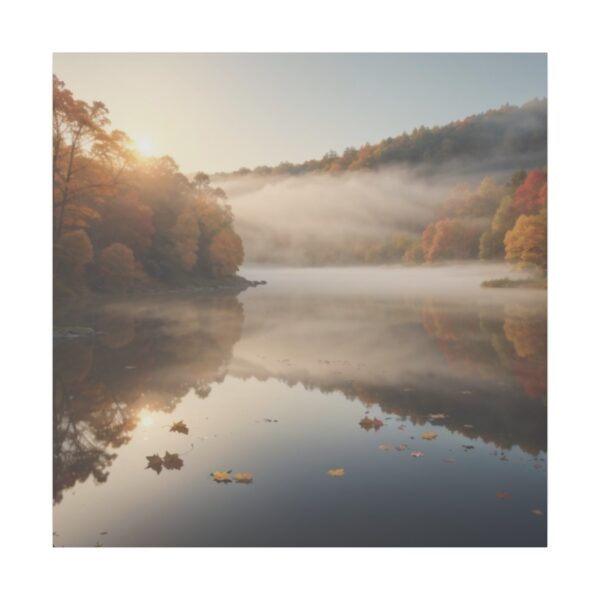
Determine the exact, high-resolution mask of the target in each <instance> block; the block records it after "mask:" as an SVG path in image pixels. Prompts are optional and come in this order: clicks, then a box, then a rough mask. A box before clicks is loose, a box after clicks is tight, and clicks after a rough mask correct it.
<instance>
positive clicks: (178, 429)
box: [169, 421, 190, 435]
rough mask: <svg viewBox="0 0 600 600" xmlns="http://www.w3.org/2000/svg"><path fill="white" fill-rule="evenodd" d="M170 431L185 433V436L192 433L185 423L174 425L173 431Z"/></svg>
mask: <svg viewBox="0 0 600 600" xmlns="http://www.w3.org/2000/svg"><path fill="white" fill-rule="evenodd" d="M169 431H175V432H177V433H184V434H185V435H187V434H188V433H189V432H190V430H189V429H188V426H187V425H186V424H185V423H184V422H183V421H177V423H173V425H171V429H169Z"/></svg>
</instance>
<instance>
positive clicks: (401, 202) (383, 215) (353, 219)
mask: <svg viewBox="0 0 600 600" xmlns="http://www.w3.org/2000/svg"><path fill="white" fill-rule="evenodd" d="M455 183H456V181H452V180H451V178H449V177H447V176H441V177H435V178H430V179H428V180H424V179H423V178H421V177H418V176H417V175H416V174H414V173H411V172H410V171H408V170H405V169H399V168H389V169H385V170H380V171H361V172H350V173H344V174H341V175H336V176H331V175H327V174H314V175H301V176H293V177H289V176H288V177H285V176H281V177H273V176H265V177H260V176H256V175H250V176H242V177H237V178H229V179H227V180H226V181H224V182H219V184H220V185H221V187H222V188H223V189H224V190H225V192H226V194H227V196H228V198H229V202H230V204H231V207H232V209H233V213H234V215H235V225H236V230H237V231H238V233H239V234H240V236H241V237H242V240H243V242H244V248H245V253H246V261H247V262H250V263H256V262H273V263H284V264H306V263H307V260H306V258H307V250H309V249H310V247H311V246H312V248H313V249H314V247H315V245H316V246H327V247H331V246H338V245H340V246H341V245H346V246H347V245H349V244H353V243H360V242H361V241H372V242H378V241H381V240H382V239H385V238H386V237H390V236H393V235H400V234H406V235H409V236H414V237H418V236H419V235H420V233H421V231H422V229H423V227H424V226H425V225H426V224H427V223H428V222H430V221H431V220H432V219H433V218H434V217H435V214H436V211H437V210H438V208H439V207H440V205H441V204H442V202H443V201H444V200H445V199H446V198H447V197H448V195H449V194H450V193H451V190H452V188H453V187H454V185H455Z"/></svg>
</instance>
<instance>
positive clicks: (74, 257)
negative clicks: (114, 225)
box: [54, 229, 94, 293]
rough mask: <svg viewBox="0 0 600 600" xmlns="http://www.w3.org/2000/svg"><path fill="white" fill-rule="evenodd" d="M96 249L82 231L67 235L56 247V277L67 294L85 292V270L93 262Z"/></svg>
mask: <svg viewBox="0 0 600 600" xmlns="http://www.w3.org/2000/svg"><path fill="white" fill-rule="evenodd" d="M93 257H94V248H93V246H92V243H91V242H90V238H89V237H88V236H87V234H86V233H85V231H82V230H81V229H79V230H77V231H71V232H69V233H65V234H64V235H63V236H62V237H61V238H60V239H59V240H58V242H57V243H56V244H55V247H54V268H55V277H56V278H57V280H58V281H60V283H61V289H62V290H63V291H64V292H66V293H72V292H81V291H83V290H85V269H86V267H87V265H89V264H90V263H91V262H92V259H93Z"/></svg>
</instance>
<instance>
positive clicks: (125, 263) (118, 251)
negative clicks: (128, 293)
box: [98, 242, 136, 291]
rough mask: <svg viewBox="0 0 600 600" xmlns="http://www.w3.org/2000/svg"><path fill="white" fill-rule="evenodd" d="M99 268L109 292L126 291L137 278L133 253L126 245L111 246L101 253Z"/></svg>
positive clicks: (116, 244) (115, 244)
mask: <svg viewBox="0 0 600 600" xmlns="http://www.w3.org/2000/svg"><path fill="white" fill-rule="evenodd" d="M98 268H99V271H100V275H101V277H102V281H103V285H104V287H105V288H106V289H107V290H116V291H121V290H124V289H126V288H128V287H130V285H131V284H132V283H133V281H134V278H135V273H136V264H135V258H134V256H133V252H132V251H131V249H130V248H128V247H127V246H126V245H125V244H120V243H118V242H117V243H114V244H111V245H110V246H107V247H106V248H104V249H103V250H102V251H101V252H100V257H99V259H98Z"/></svg>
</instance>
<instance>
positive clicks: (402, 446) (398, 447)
mask: <svg viewBox="0 0 600 600" xmlns="http://www.w3.org/2000/svg"><path fill="white" fill-rule="evenodd" d="M407 448H408V446H407V445H406V444H398V445H397V446H396V450H398V452H403V451H404V450H406V449H407Z"/></svg>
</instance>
